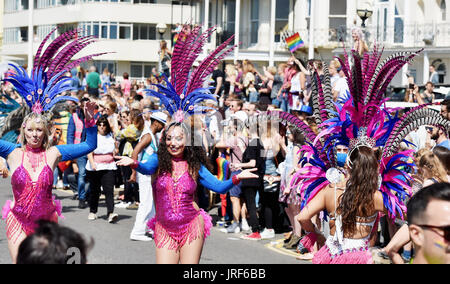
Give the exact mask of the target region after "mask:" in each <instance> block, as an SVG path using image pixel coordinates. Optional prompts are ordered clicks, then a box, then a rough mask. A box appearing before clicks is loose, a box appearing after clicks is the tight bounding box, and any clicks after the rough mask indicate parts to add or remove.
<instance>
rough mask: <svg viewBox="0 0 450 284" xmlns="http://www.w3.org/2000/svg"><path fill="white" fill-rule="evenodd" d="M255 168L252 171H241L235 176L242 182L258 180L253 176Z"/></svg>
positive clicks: (256, 176)
mask: <svg viewBox="0 0 450 284" xmlns="http://www.w3.org/2000/svg"><path fill="white" fill-rule="evenodd" d="M256 170H257V168H253V169H247V170H243V171H242V172H241V173H239V174H238V175H237V177H238V179H240V180H243V179H251V178H259V176H258V175H255V174H254V173H252V172H254V171H256Z"/></svg>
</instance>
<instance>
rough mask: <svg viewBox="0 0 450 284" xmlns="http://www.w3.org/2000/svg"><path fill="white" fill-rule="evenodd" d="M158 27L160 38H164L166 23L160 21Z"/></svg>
mask: <svg viewBox="0 0 450 284" xmlns="http://www.w3.org/2000/svg"><path fill="white" fill-rule="evenodd" d="M156 29H157V30H158V33H159V36H160V39H161V40H162V39H163V34H164V33H165V32H166V30H167V26H166V24H164V23H159V24H157V25H156Z"/></svg>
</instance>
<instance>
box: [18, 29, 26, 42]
mask: <svg viewBox="0 0 450 284" xmlns="http://www.w3.org/2000/svg"><path fill="white" fill-rule="evenodd" d="M19 29H20V38H19V41H20V42H27V41H28V27H20V28H19Z"/></svg>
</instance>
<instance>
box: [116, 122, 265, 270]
mask: <svg viewBox="0 0 450 284" xmlns="http://www.w3.org/2000/svg"><path fill="white" fill-rule="evenodd" d="M188 129H189V127H188V126H187V125H186V123H180V122H174V123H171V124H169V126H168V127H167V128H166V130H165V131H164V133H163V136H162V139H161V144H160V147H159V148H158V152H157V154H153V155H152V156H150V158H149V159H148V160H147V161H145V162H140V163H138V162H137V161H134V160H132V159H131V158H128V157H120V160H119V161H118V163H117V164H118V165H121V166H131V167H133V168H135V169H136V170H137V171H138V172H140V173H142V174H146V175H149V174H151V175H153V177H152V181H153V196H154V201H155V207H156V216H155V218H153V219H152V220H150V221H149V226H150V227H151V228H152V229H153V231H154V233H155V234H154V239H155V243H156V262H157V263H183V264H186V263H191V264H192V263H199V261H200V256H201V253H202V249H203V243H204V240H205V238H206V237H207V236H208V235H209V232H210V228H211V226H212V224H211V217H210V216H209V215H208V214H207V213H206V212H205V211H203V210H201V209H199V207H198V206H197V204H196V202H195V201H194V200H195V198H194V197H195V192H196V188H197V184H198V183H200V184H202V185H203V186H204V187H206V188H208V189H210V190H213V191H214V192H217V193H221V194H223V193H226V192H227V191H228V190H229V189H231V188H232V187H233V185H234V184H238V183H239V181H240V180H242V179H248V178H256V177H257V176H256V175H255V174H252V173H251V171H253V170H255V169H252V170H245V171H242V172H241V173H239V174H238V175H235V176H233V177H232V178H231V179H229V180H226V181H223V182H222V181H219V180H218V179H217V178H216V177H215V176H213V175H212V174H211V173H210V172H209V170H208V169H207V167H206V166H205V164H207V158H206V152H205V151H204V149H203V147H202V146H190V145H196V144H194V143H195V142H197V143H198V141H201V139H200V140H198V139H199V138H198V137H197V139H195V138H194V136H195V135H191V134H193V133H194V132H195V131H188ZM188 143H191V144H188Z"/></svg>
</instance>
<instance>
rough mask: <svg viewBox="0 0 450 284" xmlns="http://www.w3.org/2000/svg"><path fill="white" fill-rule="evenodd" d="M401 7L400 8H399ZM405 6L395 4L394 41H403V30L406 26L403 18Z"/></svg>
mask: <svg viewBox="0 0 450 284" xmlns="http://www.w3.org/2000/svg"><path fill="white" fill-rule="evenodd" d="M399 8H400V9H399ZM402 8H403V7H401V6H398V5H397V4H396V5H395V17H394V43H403V32H404V28H405V24H404V20H403V17H404V16H403V15H402V14H403V9H402Z"/></svg>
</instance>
